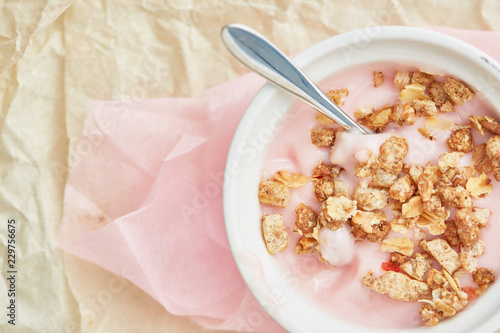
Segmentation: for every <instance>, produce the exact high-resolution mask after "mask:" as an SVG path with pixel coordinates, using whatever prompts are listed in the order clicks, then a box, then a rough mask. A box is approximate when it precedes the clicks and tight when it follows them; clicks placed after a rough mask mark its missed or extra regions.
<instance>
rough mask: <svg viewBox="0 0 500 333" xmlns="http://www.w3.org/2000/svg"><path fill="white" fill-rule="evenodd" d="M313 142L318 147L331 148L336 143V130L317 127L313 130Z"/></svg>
mask: <svg viewBox="0 0 500 333" xmlns="http://www.w3.org/2000/svg"><path fill="white" fill-rule="evenodd" d="M311 142H312V143H313V144H314V145H316V146H318V147H329V146H333V144H334V143H335V129H334V128H322V127H315V128H313V129H312V130H311Z"/></svg>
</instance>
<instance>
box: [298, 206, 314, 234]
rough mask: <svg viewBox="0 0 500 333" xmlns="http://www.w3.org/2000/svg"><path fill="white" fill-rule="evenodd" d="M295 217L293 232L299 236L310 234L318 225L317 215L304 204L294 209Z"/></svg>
mask: <svg viewBox="0 0 500 333" xmlns="http://www.w3.org/2000/svg"><path fill="white" fill-rule="evenodd" d="M295 216H296V217H297V220H296V221H295V232H297V233H298V234H299V235H310V234H312V233H313V230H314V228H315V227H316V225H317V224H318V215H317V214H316V213H315V212H314V210H313V209H312V208H311V207H309V206H307V205H305V204H304V203H301V204H300V205H299V206H298V207H297V208H296V209H295Z"/></svg>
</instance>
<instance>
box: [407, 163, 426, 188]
mask: <svg viewBox="0 0 500 333" xmlns="http://www.w3.org/2000/svg"><path fill="white" fill-rule="evenodd" d="M422 173H424V168H422V166H420V165H419V164H417V163H414V164H412V165H411V167H410V170H409V171H408V174H409V175H410V176H411V179H413V182H415V183H416V182H418V179H419V178H420V175H421V174H422Z"/></svg>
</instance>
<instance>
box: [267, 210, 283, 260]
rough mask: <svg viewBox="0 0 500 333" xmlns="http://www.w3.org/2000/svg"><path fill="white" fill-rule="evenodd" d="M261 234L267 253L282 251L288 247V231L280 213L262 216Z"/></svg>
mask: <svg viewBox="0 0 500 333" xmlns="http://www.w3.org/2000/svg"><path fill="white" fill-rule="evenodd" d="M262 234H263V235H264V241H265V243H266V248H267V252H269V254H271V255H273V254H276V253H279V252H283V251H285V250H286V248H287V247H288V241H289V239H288V233H287V232H286V228H285V224H284V223H283V216H282V215H281V214H273V215H264V216H263V217H262Z"/></svg>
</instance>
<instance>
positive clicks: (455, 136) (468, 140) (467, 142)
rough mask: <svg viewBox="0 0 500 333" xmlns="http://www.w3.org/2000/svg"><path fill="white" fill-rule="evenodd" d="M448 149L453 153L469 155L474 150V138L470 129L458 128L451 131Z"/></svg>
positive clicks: (447, 141)
mask: <svg viewBox="0 0 500 333" xmlns="http://www.w3.org/2000/svg"><path fill="white" fill-rule="evenodd" d="M446 143H447V144H448V148H450V149H451V150H453V151H459V152H463V153H469V152H471V151H472V149H474V137H473V136H472V132H471V130H470V128H467V127H459V128H456V129H454V130H453V131H452V133H451V134H450V137H449V138H448V140H446Z"/></svg>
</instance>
